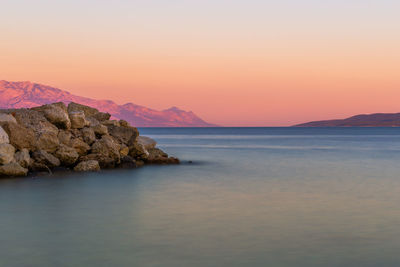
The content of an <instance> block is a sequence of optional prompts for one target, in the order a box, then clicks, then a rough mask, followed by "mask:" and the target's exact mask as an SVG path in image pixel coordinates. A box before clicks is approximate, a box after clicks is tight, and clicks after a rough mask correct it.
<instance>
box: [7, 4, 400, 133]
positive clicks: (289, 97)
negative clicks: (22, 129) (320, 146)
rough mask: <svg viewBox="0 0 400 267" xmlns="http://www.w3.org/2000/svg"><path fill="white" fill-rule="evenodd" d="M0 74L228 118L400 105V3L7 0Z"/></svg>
mask: <svg viewBox="0 0 400 267" xmlns="http://www.w3.org/2000/svg"><path fill="white" fill-rule="evenodd" d="M0 8H1V15H0V80H1V79H4V80H9V81H25V80H30V81H33V82H39V83H43V84H47V85H51V86H55V87H58V88H61V89H64V90H68V91H70V92H71V93H74V94H78V95H81V96H87V97H91V98H97V99H111V100H114V101H116V102H117V103H119V104H123V103H126V102H134V103H136V104H139V105H144V106H147V107H151V108H155V109H166V108H169V107H171V106H178V107H180V108H182V109H185V110H192V111H193V112H195V113H196V114H198V115H199V116H200V117H202V118H203V119H205V120H206V121H209V122H212V123H217V124H220V125H224V126H286V125H291V124H295V123H300V122H305V121H310V120H320V119H328V118H343V117H346V116H350V115H354V114H358V113H374V112H400V15H399V14H400V1H398V0H390V1H389V0H375V1H372V0H370V1H368V0H346V1H344V0H324V1H321V0H301V1H300V0H291V1H290V0H279V1H267V0H263V1H262V0H259V1H256V0H240V1H238V0H237V1H236V0H229V1H228V0H202V1H195V0H192V1H189V0H188V1H183V0H180V1H178V0H168V1H166V0H157V1H156V0H143V1H135V0H125V1H116V0H114V1H111V0H109V1H105V0H91V1H85V0H68V1H67V0H65V1H61V0H59V1H55V0H51V1H50V0H48V1H43V0H35V1H32V0H25V1H21V0H12V1H8V0H5V1H1V3H0Z"/></svg>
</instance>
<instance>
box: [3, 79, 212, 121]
mask: <svg viewBox="0 0 400 267" xmlns="http://www.w3.org/2000/svg"><path fill="white" fill-rule="evenodd" d="M54 102H64V103H66V104H68V103H69V102H76V103H79V104H83V105H87V106H91V107H94V108H97V109H98V110H100V111H102V112H108V113H110V114H111V115H112V118H114V119H123V120H126V121H128V122H129V123H130V124H132V125H134V126H136V127H213V126H217V125H214V124H211V123H208V122H205V121H204V120H202V119H201V118H199V117H198V116H197V115H196V114H194V113H193V112H191V111H184V110H181V109H179V108H177V107H171V108H169V109H165V110H161V111H159V110H154V109H151V108H147V107H144V106H140V105H136V104H133V103H127V104H124V105H118V104H116V103H115V102H113V101H111V100H96V99H92V98H87V97H82V96H77V95H73V94H71V93H69V92H67V91H64V90H61V89H58V88H54V87H51V86H48V85H43V84H38V83H32V82H29V81H24V82H9V81H5V80H0V108H3V109H5V108H23V107H25V108H30V107H35V106H41V105H44V104H49V103H54Z"/></svg>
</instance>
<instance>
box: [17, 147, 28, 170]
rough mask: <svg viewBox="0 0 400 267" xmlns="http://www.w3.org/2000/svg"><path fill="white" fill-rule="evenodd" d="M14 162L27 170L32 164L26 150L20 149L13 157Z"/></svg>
mask: <svg viewBox="0 0 400 267" xmlns="http://www.w3.org/2000/svg"><path fill="white" fill-rule="evenodd" d="M14 158H15V161H16V162H18V164H19V165H21V166H22V167H24V168H29V166H30V165H31V164H32V159H31V156H30V155H29V150H28V149H26V148H23V149H21V150H20V151H18V152H17V153H15V155H14Z"/></svg>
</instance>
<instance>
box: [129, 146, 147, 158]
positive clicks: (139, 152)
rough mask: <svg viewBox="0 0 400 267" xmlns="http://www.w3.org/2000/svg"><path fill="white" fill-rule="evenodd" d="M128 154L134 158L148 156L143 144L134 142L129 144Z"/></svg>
mask: <svg viewBox="0 0 400 267" xmlns="http://www.w3.org/2000/svg"><path fill="white" fill-rule="evenodd" d="M129 156H131V157H134V158H135V159H142V160H146V159H147V158H148V157H149V152H148V151H147V149H146V148H145V147H144V145H143V144H139V143H138V142H134V143H133V144H132V145H130V146H129Z"/></svg>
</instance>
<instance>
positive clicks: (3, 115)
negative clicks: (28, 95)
mask: <svg viewBox="0 0 400 267" xmlns="http://www.w3.org/2000/svg"><path fill="white" fill-rule="evenodd" d="M6 121H8V122H15V123H17V120H16V119H15V118H14V116H13V115H11V114H7V113H0V122H6Z"/></svg>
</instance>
